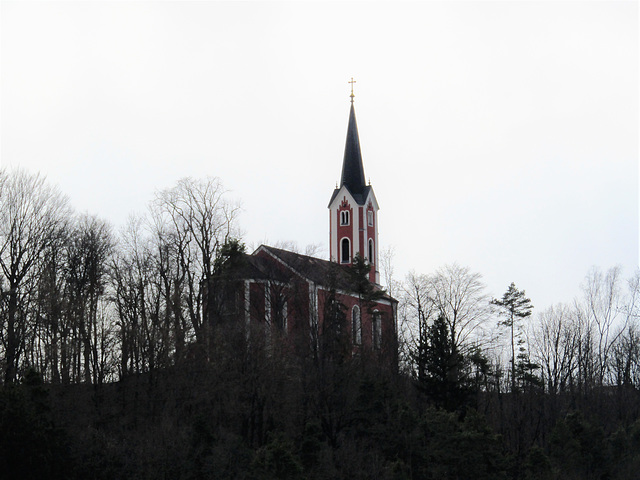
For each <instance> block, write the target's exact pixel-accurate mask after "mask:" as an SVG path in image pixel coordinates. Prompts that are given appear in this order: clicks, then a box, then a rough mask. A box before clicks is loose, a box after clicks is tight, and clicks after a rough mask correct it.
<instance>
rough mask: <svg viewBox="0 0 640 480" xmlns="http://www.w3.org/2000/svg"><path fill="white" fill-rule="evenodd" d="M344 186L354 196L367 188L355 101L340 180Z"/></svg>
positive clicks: (350, 116)
mask: <svg viewBox="0 0 640 480" xmlns="http://www.w3.org/2000/svg"><path fill="white" fill-rule="evenodd" d="M342 185H346V186H347V188H348V189H349V191H350V192H351V194H353V195H360V194H362V193H364V191H365V188H366V184H365V180H364V167H363V165H362V154H361V153H360V138H359V137H358V125H357V124H356V111H355V109H354V107H353V99H352V103H351V112H350V113H349V127H348V128H347V142H346V145H345V147H344V160H343V162H342V179H341V180H340V186H342Z"/></svg>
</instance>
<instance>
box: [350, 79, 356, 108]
mask: <svg viewBox="0 0 640 480" xmlns="http://www.w3.org/2000/svg"><path fill="white" fill-rule="evenodd" d="M348 83H350V84H351V95H349V96H350V97H351V103H353V97H355V95H354V94H353V84H354V83H356V81H355V80H354V79H353V77H351V81H350V82H348Z"/></svg>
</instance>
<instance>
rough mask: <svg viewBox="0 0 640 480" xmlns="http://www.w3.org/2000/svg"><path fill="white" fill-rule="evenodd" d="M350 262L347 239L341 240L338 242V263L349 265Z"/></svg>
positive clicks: (349, 249)
mask: <svg viewBox="0 0 640 480" xmlns="http://www.w3.org/2000/svg"><path fill="white" fill-rule="evenodd" d="M349 260H351V248H350V246H349V239H348V238H343V239H342V241H341V242H340V262H341V263H349Z"/></svg>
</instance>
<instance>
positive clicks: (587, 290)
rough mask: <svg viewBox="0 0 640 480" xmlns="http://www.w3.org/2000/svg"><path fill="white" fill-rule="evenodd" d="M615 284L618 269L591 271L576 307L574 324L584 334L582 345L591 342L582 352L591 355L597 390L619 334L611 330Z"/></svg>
mask: <svg viewBox="0 0 640 480" xmlns="http://www.w3.org/2000/svg"><path fill="white" fill-rule="evenodd" d="M619 284H620V267H613V268H610V269H609V270H608V271H607V272H606V273H603V272H602V271H601V270H600V269H598V268H595V267H594V268H592V269H591V271H590V272H589V273H588V274H587V276H586V278H585V281H584V283H583V285H582V290H583V294H584V298H583V301H582V302H581V303H577V304H576V312H577V315H578V320H579V322H580V323H581V324H582V330H583V332H584V333H585V337H584V339H583V342H588V341H589V342H593V343H592V345H584V348H585V349H588V350H591V351H592V355H590V357H591V359H592V361H593V362H594V365H593V368H594V371H593V374H594V378H593V381H594V382H595V384H596V385H597V386H601V385H602V384H603V383H604V381H605V379H606V376H607V373H608V366H609V356H610V354H611V349H612V347H613V344H614V342H615V340H616V337H617V335H619V334H620V332H621V330H615V329H614V326H615V324H616V322H617V321H618V319H619V318H620V316H619V313H620V312H621V295H620V285H619ZM622 321H626V319H622Z"/></svg>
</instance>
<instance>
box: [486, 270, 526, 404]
mask: <svg viewBox="0 0 640 480" xmlns="http://www.w3.org/2000/svg"><path fill="white" fill-rule="evenodd" d="M491 304H492V305H496V306H497V307H498V308H499V312H500V315H501V316H502V317H503V318H504V320H502V321H501V322H499V323H498V325H501V326H504V327H507V328H509V331H510V335H511V391H512V392H515V391H517V379H521V380H523V382H526V381H527V380H530V379H531V378H532V374H531V372H532V371H533V370H534V369H535V368H537V366H536V365H535V364H533V363H531V362H530V360H529V355H528V353H527V351H526V349H525V347H524V340H523V339H522V326H521V322H522V320H524V319H525V318H528V317H530V316H531V310H533V305H532V304H531V300H530V299H528V298H527V297H526V296H525V292H524V290H518V289H517V288H516V285H515V283H513V282H511V285H509V288H507V291H506V292H505V293H504V295H502V299H501V300H498V299H495V298H494V299H493V300H492V301H491ZM516 345H517V346H518V349H519V352H518V355H517V356H516Z"/></svg>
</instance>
